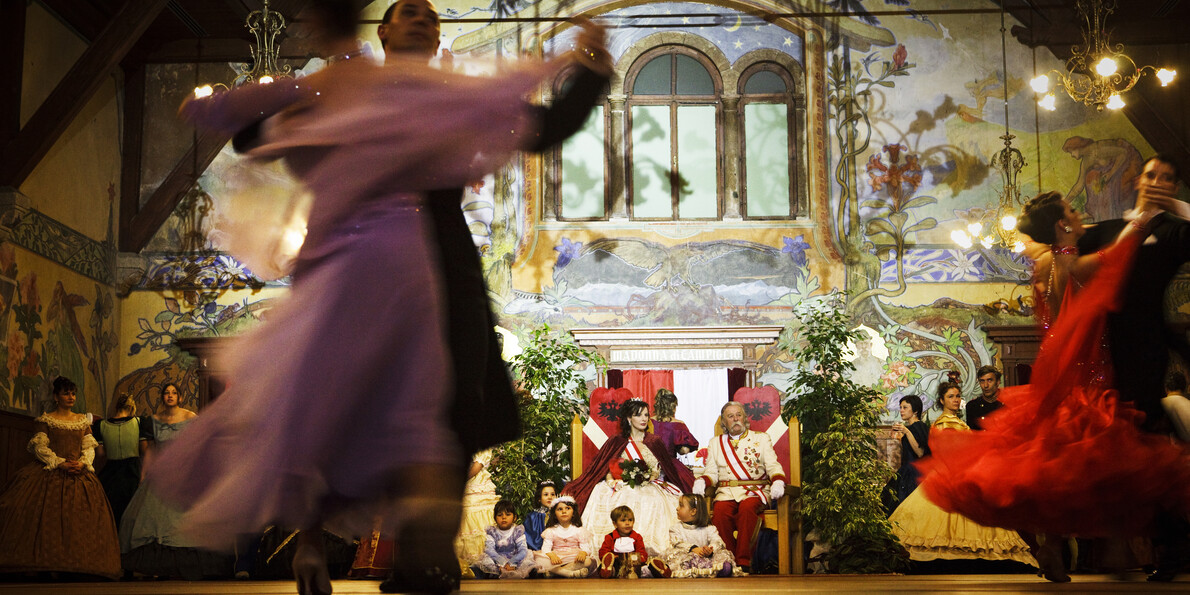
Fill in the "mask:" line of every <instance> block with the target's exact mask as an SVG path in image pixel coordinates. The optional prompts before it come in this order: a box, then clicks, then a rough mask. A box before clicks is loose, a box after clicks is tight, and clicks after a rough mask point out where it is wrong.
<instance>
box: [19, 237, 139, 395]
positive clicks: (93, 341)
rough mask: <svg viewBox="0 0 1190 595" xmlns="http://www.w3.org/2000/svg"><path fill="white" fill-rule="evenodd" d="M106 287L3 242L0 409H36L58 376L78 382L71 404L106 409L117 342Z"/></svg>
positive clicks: (111, 293)
mask: <svg viewBox="0 0 1190 595" xmlns="http://www.w3.org/2000/svg"><path fill="white" fill-rule="evenodd" d="M114 313H115V302H114V297H113V292H112V289H111V287H110V286H107V285H105V284H100V283H96V282H94V281H92V280H89V279H86V278H83V277H80V276H79V275H77V274H75V273H73V272H71V271H69V270H67V269H65V268H64V267H62V266H60V265H59V264H58V263H54V262H52V261H48V260H45V259H43V258H41V257H39V256H36V255H33V254H30V253H28V252H26V251H25V250H24V249H23V248H17V247H14V245H13V244H12V243H9V242H4V243H2V244H0V336H3V337H4V341H5V347H6V350H5V365H4V366H3V367H0V409H3V410H5V411H11V412H15V413H24V414H27V415H40V414H41V412H42V409H41V408H42V402H43V401H45V400H46V399H48V398H49V387H50V383H51V382H53V380H54V379H55V378H57V377H58V376H65V377H67V378H70V379H71V380H73V381H74V382H75V384H77V385H78V388H79V390H78V398H77V400H76V401H75V406H74V410H75V411H77V412H79V413H88V412H89V413H94V414H100V415H103V414H105V412H106V410H107V406H108V403H109V401H110V399H111V394H112V393H111V388H112V379H111V375H112V372H113V371H114V365H115V359H114V357H113V356H114V354H115V351H116V347H117V345H118V343H119V340H118V338H117V337H118V334H117V333H116V329H115V320H116V318H115V316H114Z"/></svg>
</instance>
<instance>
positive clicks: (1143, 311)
mask: <svg viewBox="0 0 1190 595" xmlns="http://www.w3.org/2000/svg"><path fill="white" fill-rule="evenodd" d="M1177 175H1178V173H1177V168H1176V166H1175V165H1174V163H1173V162H1172V161H1170V160H1169V159H1168V158H1167V157H1163V156H1161V155H1156V156H1154V157H1151V158H1149V160H1148V161H1146V162H1145V165H1144V169H1143V170H1142V171H1141V174H1140V176H1139V177H1138V178H1137V179H1136V189H1137V198H1136V205H1135V207H1134V208H1133V210H1131V211H1129V212H1128V213H1126V214H1125V216H1124V218H1123V219H1109V220H1107V221H1100V222H1099V223H1098V224H1095V225H1092V226H1090V227H1088V229H1087V233H1086V234H1085V235H1083V237H1082V238H1081V239H1080V240H1079V242H1078V248H1079V252H1080V253H1082V254H1089V253H1092V252H1095V251H1097V250H1101V249H1103V248H1104V247H1106V246H1107V245H1109V244H1111V243H1112V242H1113V241H1115V239H1116V236H1118V235H1119V234H1120V231H1121V230H1122V229H1123V228H1124V226H1125V225H1128V223H1129V221H1130V219H1131V217H1130V216H1131V215H1132V214H1133V213H1140V212H1143V211H1144V210H1145V208H1146V207H1148V206H1151V205H1153V204H1156V205H1158V206H1159V207H1166V206H1172V205H1173V204H1175V202H1174V201H1177V198H1176V191H1177V180H1178V177H1177ZM1149 229H1150V233H1149V236H1148V237H1147V238H1145V240H1144V242H1143V243H1142V244H1141V246H1140V249H1139V250H1138V252H1137V255H1136V260H1135V262H1134V263H1133V265H1132V271H1131V273H1130V274H1129V277H1128V279H1127V281H1126V285H1125V287H1124V288H1123V298H1124V299H1123V304H1122V306H1121V308H1120V310H1119V311H1118V312H1114V313H1112V314H1109V315H1108V319H1107V338H1108V342H1109V348H1110V350H1111V358H1112V367H1113V368H1114V371H1115V378H1116V380H1117V382H1116V388H1117V390H1118V391H1119V394H1120V398H1121V399H1122V400H1124V401H1130V402H1132V404H1133V405H1135V406H1136V408H1137V409H1139V410H1141V411H1142V412H1144V414H1145V421H1144V425H1143V429H1144V430H1146V431H1150V432H1152V431H1155V430H1157V429H1158V428H1160V427H1162V426H1163V425H1164V420H1165V412H1164V410H1163V409H1162V407H1161V399H1162V398H1163V397H1164V396H1165V391H1164V388H1163V386H1162V382H1163V380H1164V378H1165V373H1166V368H1168V367H1169V350H1170V348H1171V347H1172V345H1171V337H1172V334H1171V332H1170V330H1169V329H1168V328H1167V326H1166V323H1165V291H1166V288H1167V287H1168V286H1169V283H1170V281H1171V280H1172V279H1173V277H1174V275H1175V274H1177V272H1178V269H1179V268H1180V267H1181V266H1182V264H1184V263H1186V262H1190V223H1187V222H1186V221H1184V220H1182V219H1179V218H1177V217H1174V216H1173V215H1171V214H1169V213H1165V212H1163V213H1160V214H1158V215H1157V216H1156V217H1154V218H1153V219H1152V221H1151V222H1150V224H1149ZM1160 525H1161V526H1160V527H1159V531H1160V533H1161V534H1160V535H1159V538H1158V539H1157V545H1158V556H1157V567H1158V569H1157V571H1156V572H1154V573H1153V575H1152V576H1150V577H1149V580H1154V581H1168V580H1172V579H1173V577H1174V575H1175V574H1176V573H1177V572H1178V571H1179V570H1181V568H1182V566H1184V565H1185V563H1186V562H1187V561H1190V541H1187V537H1186V533H1187V530H1188V529H1190V525H1188V524H1187V523H1186V522H1185V521H1184V520H1182V519H1178V518H1168V519H1162V522H1161V523H1160Z"/></svg>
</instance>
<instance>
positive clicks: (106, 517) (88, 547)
mask: <svg viewBox="0 0 1190 595" xmlns="http://www.w3.org/2000/svg"><path fill="white" fill-rule="evenodd" d="M77 390H78V387H76V386H75V384H74V383H73V382H71V381H70V380H69V379H67V378H63V377H58V378H57V379H56V380H54V404H53V406H52V408H51V411H49V412H48V413H45V414H43V415H42V416H41V417H38V418H37V430H36V433H35V434H34V435H33V439H31V440H30V441H29V451H30V452H31V453H33V457H34V458H35V459H37V460H36V461H34V462H32V463H29V464H28V465H25V466H24V467H22V468H21V469H20V471H17V474H16V476H15V477H14V478H13V480H12V482H11V483H10V484H9V486H8V489H7V490H5V491H4V493H3V494H2V495H0V572H69V573H78V574H89V575H98V576H103V577H107V578H112V579H114V578H117V577H119V575H120V548H119V545H118V544H117V542H116V525H115V522H114V521H113V520H112V510H111V507H110V506H108V503H107V497H106V496H104V494H103V485H101V484H100V483H99V479H98V478H97V477H95V470H94V468H93V467H92V463H93V462H94V460H95V438H94V437H93V436H92V435H91V423H92V421H91V414H89V413H88V414H80V413H74V412H72V411H71V408H72V407H74V401H75V393H76V391H77Z"/></svg>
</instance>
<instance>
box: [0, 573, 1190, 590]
mask: <svg viewBox="0 0 1190 595" xmlns="http://www.w3.org/2000/svg"><path fill="white" fill-rule="evenodd" d="M1073 578H1074V581H1073V582H1071V583H1067V584H1061V585H1060V584H1055V583H1050V582H1047V581H1044V580H1042V579H1040V578H1037V577H1035V576H1032V575H1024V574H1014V575H1003V574H994V575H989V574H967V575H955V574H949V575H941V574H940V575H928V576H921V575H917V576H891V575H882V576H813V575H811V576H798V577H788V576H752V577H741V578H733V579H670V580H640V581H631V584H626V583H628V582H629V581H625V580H618V581H611V580H597V579H585V580H584V579H540V580H523V581H512V580H509V581H500V580H493V581H465V582H464V583H463V588H462V593H496V594H510V595H511V594H519V593H543V594H551V595H557V594H559V593H565V594H566V595H584V594H600V593H607V594H609V595H611V594H616V595H625V594H626V593H643V592H646V591H647V592H648V593H650V594H651V595H665V594H669V593H672V594H674V595H679V594H680V595H691V594H692V593H699V594H708V595H709V594H719V593H723V594H728V595H730V594H733V593H795V594H796V593H1079V594H1082V593H1174V592H1187V591H1190V575H1187V576H1186V577H1181V578H1180V579H1179V580H1178V581H1175V582H1173V583H1164V584H1160V583H1147V582H1145V581H1144V575H1143V574H1140V573H1133V574H1129V575H1127V577H1126V579H1127V580H1116V579H1114V578H1112V577H1110V576H1107V575H1076V576H1074V577H1073ZM334 592H335V593H336V594H337V595H365V594H366V595H373V594H375V593H379V592H380V590H379V588H378V583H377V582H376V581H356V580H343V581H335V582H334ZM292 593H295V589H294V584H293V583H292V582H288V581H285V582H283V581H226V582H224V581H203V582H185V581H132V582H107V583H0V595H288V594H292Z"/></svg>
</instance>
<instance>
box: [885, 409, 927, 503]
mask: <svg viewBox="0 0 1190 595" xmlns="http://www.w3.org/2000/svg"><path fill="white" fill-rule="evenodd" d="M921 407H922V403H921V397H919V396H917V395H905V396H903V397H901V423H899V424H896V425H894V426H893V437H894V438H898V437H899V438H900V439H901V466H900V467H899V468H898V469H897V478H896V484H895V485H896V495H897V503H898V504H900V503H901V502H904V501H905V498H908V497H909V494H911V493H913V490H916V489H917V484H918V477H919V472H918V470H917V466H916V465H914V463H916V462H917V461H918V460H919V459H921V458H923V457H925V456H927V455H929V454H930V441H929V439H930V427H929V426H927V425H926V423H925V422H924V421H921Z"/></svg>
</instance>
